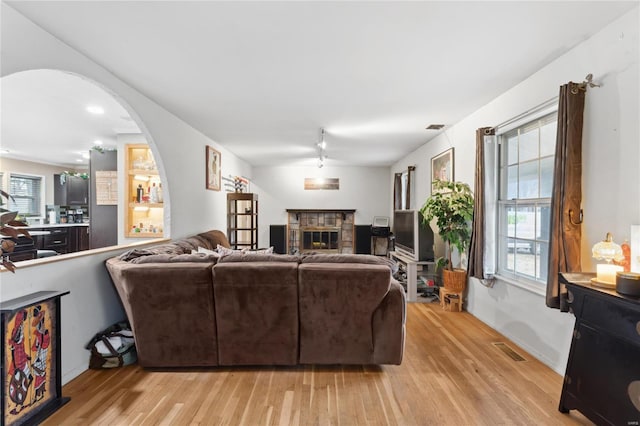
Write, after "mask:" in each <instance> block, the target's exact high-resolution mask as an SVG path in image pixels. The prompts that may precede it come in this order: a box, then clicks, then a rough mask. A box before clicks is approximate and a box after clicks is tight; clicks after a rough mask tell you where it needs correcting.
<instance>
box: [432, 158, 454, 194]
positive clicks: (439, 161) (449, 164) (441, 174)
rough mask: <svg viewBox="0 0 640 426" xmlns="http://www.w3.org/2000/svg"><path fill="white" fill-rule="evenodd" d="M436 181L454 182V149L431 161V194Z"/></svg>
mask: <svg viewBox="0 0 640 426" xmlns="http://www.w3.org/2000/svg"><path fill="white" fill-rule="evenodd" d="M436 180H445V181H449V182H452V181H453V148H451V149H448V150H446V151H445V152H443V153H441V154H438V155H436V156H435V157H433V158H432V159H431V192H433V184H434V182H435V181H436Z"/></svg>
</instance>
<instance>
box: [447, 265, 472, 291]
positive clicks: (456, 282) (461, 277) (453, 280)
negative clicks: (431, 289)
mask: <svg viewBox="0 0 640 426" xmlns="http://www.w3.org/2000/svg"><path fill="white" fill-rule="evenodd" d="M442 282H443V284H444V288H445V289H447V290H450V291H455V292H456V293H459V292H461V291H463V290H464V289H465V288H466V287H467V271H465V270H464V269H454V270H453V271H450V270H448V269H443V270H442Z"/></svg>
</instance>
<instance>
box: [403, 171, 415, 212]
mask: <svg viewBox="0 0 640 426" xmlns="http://www.w3.org/2000/svg"><path fill="white" fill-rule="evenodd" d="M415 169H416V168H415V166H409V167H408V168H407V187H406V188H405V193H406V200H407V201H406V203H407V204H406V205H405V206H403V208H404V209H410V208H411V184H412V183H413V182H412V180H413V171H414V170H415Z"/></svg>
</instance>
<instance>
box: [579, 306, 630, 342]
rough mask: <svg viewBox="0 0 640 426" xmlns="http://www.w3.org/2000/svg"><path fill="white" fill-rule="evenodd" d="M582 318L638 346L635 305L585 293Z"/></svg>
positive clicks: (595, 326) (591, 324)
mask: <svg viewBox="0 0 640 426" xmlns="http://www.w3.org/2000/svg"><path fill="white" fill-rule="evenodd" d="M582 320H583V321H584V322H585V323H588V324H589V325H590V326H591V327H594V328H598V329H601V330H603V331H606V332H608V333H611V334H613V335H616V336H619V337H621V338H623V339H627V340H630V341H631V342H633V343H635V344H637V345H638V346H640V311H639V310H638V307H637V306H635V307H634V306H625V304H623V303H622V302H618V303H611V301H607V300H605V299H602V298H597V297H593V296H591V295H585V298H584V305H583V308H582Z"/></svg>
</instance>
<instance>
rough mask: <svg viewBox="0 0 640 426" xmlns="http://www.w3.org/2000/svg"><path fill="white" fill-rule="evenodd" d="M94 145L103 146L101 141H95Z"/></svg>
mask: <svg viewBox="0 0 640 426" xmlns="http://www.w3.org/2000/svg"><path fill="white" fill-rule="evenodd" d="M93 144H94V145H102V141H101V140H100V139H96V140H95V141H93Z"/></svg>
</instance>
